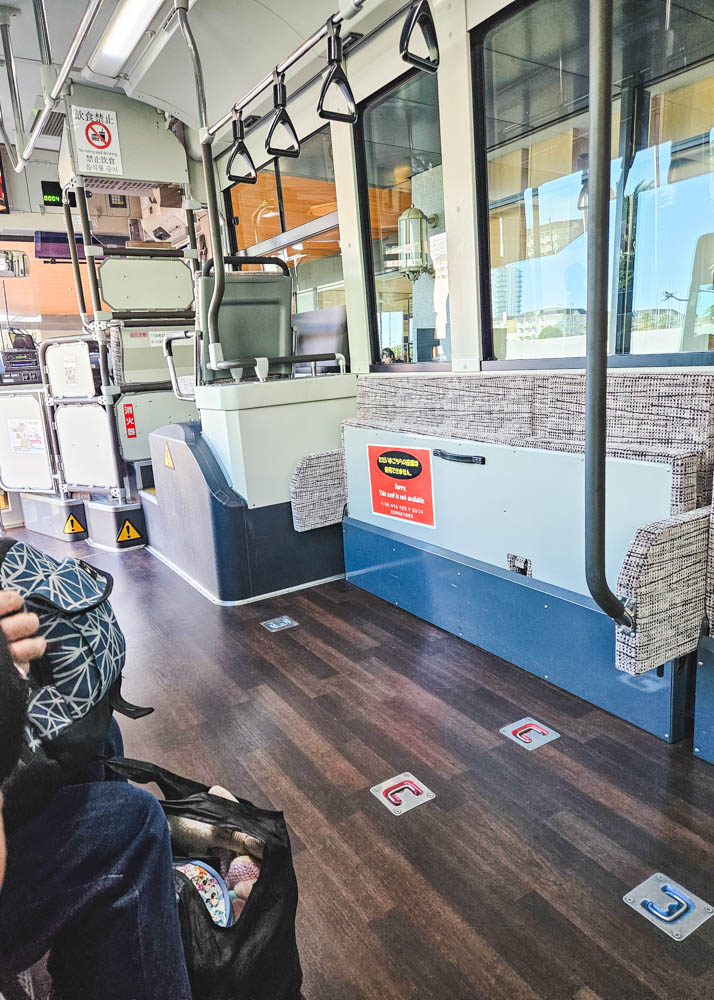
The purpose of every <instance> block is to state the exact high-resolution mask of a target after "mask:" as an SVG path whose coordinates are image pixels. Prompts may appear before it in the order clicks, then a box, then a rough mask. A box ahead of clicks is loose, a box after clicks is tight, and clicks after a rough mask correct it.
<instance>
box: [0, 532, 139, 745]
mask: <svg viewBox="0 0 714 1000" xmlns="http://www.w3.org/2000/svg"><path fill="white" fill-rule="evenodd" d="M0 558H1V559H2V562H1V563H0V587H2V588H3V589H7V590H16V591H18V592H19V593H20V594H22V596H23V597H24V599H25V607H26V609H27V610H28V611H34V612H35V614H36V615H37V616H38V617H39V619H40V633H41V634H42V635H43V636H44V638H45V639H46V640H47V653H46V654H45V656H43V657H42V659H40V660H36V661H35V662H34V663H33V664H32V670H31V685H32V691H31V694H30V700H29V710H28V726H27V730H26V734H27V743H28V745H29V747H30V749H32V750H33V751H37V750H38V749H39V748H40V746H41V745H43V744H46V743H47V742H48V741H52V740H55V739H57V738H58V737H59V736H60V735H61V734H63V733H65V732H66V730H67V729H68V728H69V727H71V726H72V725H73V724H74V723H76V722H77V721H78V720H80V719H82V718H84V717H85V716H87V715H88V714H89V712H90V711H91V710H92V709H93V708H95V706H97V705H98V704H99V703H100V702H102V701H103V700H104V699H107V700H109V701H111V700H112V695H113V694H114V693H116V695H117V697H118V698H119V701H121V699H120V695H119V685H120V684H121V680H120V678H121V672H122V670H123V668H124V661H125V658H126V643H125V641H124V635H123V633H122V630H121V629H120V628H119V623H118V622H117V619H116V616H115V614H114V611H113V610H112V606H111V604H110V603H109V600H108V598H109V595H110V594H111V591H112V586H113V580H112V578H111V576H110V575H109V574H108V573H103V572H101V571H100V570H97V569H95V568H94V567H93V566H90V565H89V564H88V563H85V562H81V561H80V560H78V559H63V560H62V561H61V562H58V561H57V560H56V559H53V558H52V557H51V556H48V555H45V553H44V552H40V551H39V549H36V548H34V547H33V546H32V545H27V544H26V543H25V542H20V541H16V540H14V539H12V538H4V539H2V540H1V541H0ZM112 707H119V705H118V704H114V705H112ZM129 707H130V706H129Z"/></svg>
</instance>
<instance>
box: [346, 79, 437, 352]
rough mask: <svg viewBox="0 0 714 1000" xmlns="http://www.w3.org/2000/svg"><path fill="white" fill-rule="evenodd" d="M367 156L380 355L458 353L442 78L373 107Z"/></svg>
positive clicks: (405, 87) (411, 84) (417, 83)
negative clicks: (454, 348)
mask: <svg viewBox="0 0 714 1000" xmlns="http://www.w3.org/2000/svg"><path fill="white" fill-rule="evenodd" d="M363 121H364V139H365V159H366V165H367V186H368V207H369V219H370V236H371V242H372V257H373V261H374V280H375V291H376V299H377V327H378V333H379V346H380V357H379V358H375V360H376V361H380V360H383V361H386V362H389V363H391V362H392V361H395V362H397V363H401V362H417V361H448V360H450V358H451V345H450V330H449V307H448V273H447V266H446V237H445V233H444V192H443V180H442V171H441V139H440V133H439V109H438V98H437V81H436V77H435V76H433V75H431V74H426V73H421V74H419V75H418V76H416V77H412V78H410V79H409V80H408V81H407V82H406V83H403V84H401V85H400V86H398V87H396V88H395V89H393V90H392V91H390V92H389V93H388V94H387V95H385V96H382V97H380V98H378V99H377V100H376V101H374V102H373V103H371V104H370V105H368V106H367V108H366V110H365V112H364V118H363Z"/></svg>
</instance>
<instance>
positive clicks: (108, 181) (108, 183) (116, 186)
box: [84, 177, 156, 194]
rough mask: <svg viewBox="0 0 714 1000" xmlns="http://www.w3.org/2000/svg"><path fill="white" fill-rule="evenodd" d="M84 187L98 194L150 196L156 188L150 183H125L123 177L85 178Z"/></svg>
mask: <svg viewBox="0 0 714 1000" xmlns="http://www.w3.org/2000/svg"><path fill="white" fill-rule="evenodd" d="M84 186H85V187H86V189H87V191H96V192H97V193H100V194H151V192H152V191H153V190H154V188H155V187H156V185H155V184H152V183H151V181H127V180H125V179H124V178H123V177H85V178H84Z"/></svg>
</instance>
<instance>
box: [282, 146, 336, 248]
mask: <svg viewBox="0 0 714 1000" xmlns="http://www.w3.org/2000/svg"><path fill="white" fill-rule="evenodd" d="M280 186H281V188H282V192H283V212H284V214H285V228H286V229H287V230H289V229H294V228H295V227H296V226H302V225H303V224H304V223H306V222H314V221H315V219H320V218H322V217H323V216H324V215H328V214H329V213H330V212H336V211H337V194H336V191H335V167H334V164H333V162H332V141H331V138H330V132H329V128H328V129H323V130H321V131H320V132H318V133H317V135H313V136H312V138H310V139H306V140H305V141H304V142H303V143H302V145H301V147H300V156H299V157H297V158H296V159H292V160H291V159H288V158H283V159H282V160H281V161H280Z"/></svg>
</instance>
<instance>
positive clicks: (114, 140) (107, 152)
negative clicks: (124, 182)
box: [72, 105, 124, 177]
mask: <svg viewBox="0 0 714 1000" xmlns="http://www.w3.org/2000/svg"><path fill="white" fill-rule="evenodd" d="M72 130H73V132H74V144H75V147H76V150H77V169H78V171H79V172H80V173H87V174H110V175H111V176H113V177H121V176H122V175H123V173H124V168H123V166H122V161H121V147H120V145H119V125H118V122H117V115H116V112H115V111H102V110H101V109H99V108H80V107H77V106H76V105H75V106H74V107H73V108H72Z"/></svg>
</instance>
